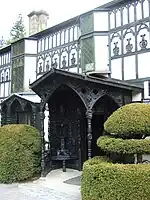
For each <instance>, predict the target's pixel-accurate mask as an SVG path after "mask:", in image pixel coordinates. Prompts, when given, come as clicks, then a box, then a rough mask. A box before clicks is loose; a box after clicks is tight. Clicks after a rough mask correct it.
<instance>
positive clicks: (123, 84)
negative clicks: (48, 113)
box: [30, 68, 143, 95]
mask: <svg viewBox="0 0 150 200" xmlns="http://www.w3.org/2000/svg"><path fill="white" fill-rule="evenodd" d="M55 75H59V76H60V77H61V76H62V77H66V78H74V79H77V80H82V81H86V82H91V83H95V84H100V85H105V86H110V87H113V88H119V89H124V90H129V91H135V92H142V91H143V86H139V85H136V84H132V83H129V82H127V81H121V80H118V79H112V78H106V77H95V76H90V75H84V74H78V73H72V72H68V71H64V70H61V69H55V68H53V69H51V70H50V71H48V72H47V73H45V74H44V75H43V76H41V77H40V78H39V79H37V80H36V81H34V82H33V83H31V84H30V88H31V89H32V90H33V91H34V92H36V93H37V94H38V95H39V88H40V86H41V85H44V83H46V82H47V81H48V80H55Z"/></svg>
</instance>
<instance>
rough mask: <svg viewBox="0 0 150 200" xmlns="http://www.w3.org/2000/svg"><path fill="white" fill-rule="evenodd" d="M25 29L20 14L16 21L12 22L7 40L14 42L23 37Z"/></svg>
mask: <svg viewBox="0 0 150 200" xmlns="http://www.w3.org/2000/svg"><path fill="white" fill-rule="evenodd" d="M25 35H26V31H25V26H24V23H23V17H22V14H19V15H18V18H17V21H16V22H15V23H14V25H13V27H12V28H11V31H10V40H8V41H9V42H15V41H17V40H19V39H21V38H23V37H25Z"/></svg>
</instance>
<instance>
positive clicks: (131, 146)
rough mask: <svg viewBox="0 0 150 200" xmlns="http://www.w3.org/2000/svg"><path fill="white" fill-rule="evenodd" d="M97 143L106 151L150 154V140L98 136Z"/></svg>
mask: <svg viewBox="0 0 150 200" xmlns="http://www.w3.org/2000/svg"><path fill="white" fill-rule="evenodd" d="M97 145H98V146H99V147H100V148H101V149H102V150H103V151H105V152H109V153H118V154H150V140H143V139H142V140H137V139H130V140H127V139H126V140H124V139H122V138H113V137H109V136H103V137H100V138H98V140H97Z"/></svg>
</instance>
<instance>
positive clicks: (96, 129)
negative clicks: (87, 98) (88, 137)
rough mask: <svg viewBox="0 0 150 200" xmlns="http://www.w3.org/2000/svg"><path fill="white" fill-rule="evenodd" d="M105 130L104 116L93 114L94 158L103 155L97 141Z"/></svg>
mask: <svg viewBox="0 0 150 200" xmlns="http://www.w3.org/2000/svg"><path fill="white" fill-rule="evenodd" d="M103 130H104V115H102V114H98V113H97V114H96V113H95V114H93V118H92V157H94V156H100V155H101V154H102V152H101V150H100V148H99V147H98V146H97V139H98V138H99V137H100V136H102V135H103Z"/></svg>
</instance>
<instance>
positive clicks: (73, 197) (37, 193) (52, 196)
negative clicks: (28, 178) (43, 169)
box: [0, 171, 81, 200]
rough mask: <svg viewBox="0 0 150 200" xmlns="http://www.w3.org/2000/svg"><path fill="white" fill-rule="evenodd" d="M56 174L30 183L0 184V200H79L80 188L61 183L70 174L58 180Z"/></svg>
mask: <svg viewBox="0 0 150 200" xmlns="http://www.w3.org/2000/svg"><path fill="white" fill-rule="evenodd" d="M58 173H59V172H58ZM58 173H57V171H56V172H55V173H53V174H52V176H50V175H49V176H48V177H46V178H44V179H39V180H37V181H34V182H30V183H21V184H17V183H16V184H11V185H5V184H0V200H8V199H9V200H80V199H81V198H80V186H76V185H70V184H66V183H64V182H63V181H64V179H65V180H66V179H68V178H70V175H71V174H69V176H68V177H67V178H66V174H65V178H64V177H63V176H64V175H62V177H61V176H60V177H59V178H58V177H57V176H56V175H57V174H58ZM55 174H56V175H55ZM59 175H60V174H59ZM55 177H56V178H55ZM62 180H63V181H62Z"/></svg>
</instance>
